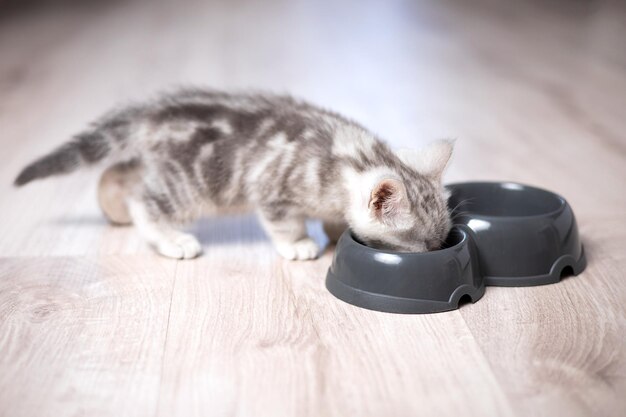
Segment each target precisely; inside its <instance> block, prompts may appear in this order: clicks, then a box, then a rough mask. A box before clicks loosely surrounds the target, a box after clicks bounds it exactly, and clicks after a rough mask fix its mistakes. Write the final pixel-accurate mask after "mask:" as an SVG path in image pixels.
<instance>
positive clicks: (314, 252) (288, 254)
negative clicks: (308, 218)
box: [259, 212, 320, 260]
mask: <svg viewBox="0 0 626 417" xmlns="http://www.w3.org/2000/svg"><path fill="white" fill-rule="evenodd" d="M259 218H260V219H261V224H262V225H263V228H264V229H265V231H266V232H267V234H268V235H269V236H270V238H271V239H272V242H273V243H274V247H276V250H277V251H278V253H279V254H280V255H282V256H283V257H284V258H286V259H290V260H307V259H315V258H317V257H318V255H319V252H320V247H319V246H318V244H317V243H315V241H314V240H313V239H311V238H310V237H309V235H308V234H307V232H306V222H305V218H304V217H301V216H289V217H285V218H282V219H280V220H278V219H275V218H272V217H270V216H268V215H267V214H265V213H263V212H260V213H259Z"/></svg>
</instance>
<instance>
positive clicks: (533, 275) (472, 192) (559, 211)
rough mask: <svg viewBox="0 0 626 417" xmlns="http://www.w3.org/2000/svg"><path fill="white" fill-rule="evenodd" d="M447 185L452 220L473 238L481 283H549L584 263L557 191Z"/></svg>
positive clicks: (575, 232) (569, 211)
mask: <svg viewBox="0 0 626 417" xmlns="http://www.w3.org/2000/svg"><path fill="white" fill-rule="evenodd" d="M447 188H448V189H449V190H450V191H451V194H452V195H451V197H450V200H449V205H450V207H451V208H452V209H453V213H452V216H453V218H454V223H455V224H456V225H457V227H463V228H465V230H466V231H467V233H468V234H469V235H470V236H471V237H472V240H473V241H474V243H475V244H476V248H477V251H478V258H479V259H480V267H481V270H482V272H483V274H484V276H485V284H486V285H502V286H509V287H512V286H527V285H542V284H551V283H555V282H558V281H559V280H560V279H561V276H562V275H564V274H574V275H578V274H579V273H580V272H581V271H582V270H583V269H585V265H586V260H585V253H584V250H583V246H582V244H581V242H580V238H579V237H578V226H577V225H576V218H575V217H574V212H573V211H572V208H571V207H570V205H569V204H568V203H567V201H565V199H564V198H563V197H561V196H560V195H558V194H555V193H552V192H550V191H546V190H542V189H541V188H536V187H531V186H528V185H523V184H518V183H512V182H467V183H457V184H450V185H448V186H447Z"/></svg>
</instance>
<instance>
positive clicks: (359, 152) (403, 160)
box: [15, 89, 453, 259]
mask: <svg viewBox="0 0 626 417" xmlns="http://www.w3.org/2000/svg"><path fill="white" fill-rule="evenodd" d="M452 148H453V146H452V143H451V142H447V141H439V142H435V143H433V144H431V145H430V146H428V147H427V148H425V149H423V150H421V151H399V152H393V151H392V150H391V149H390V148H389V147H388V146H387V145H386V144H384V143H383V142H381V141H380V140H379V139H378V138H377V137H376V136H375V135H373V134H372V133H370V132H368V131H367V130H366V129H364V128H363V127H361V126H360V125H358V124H357V123H355V122H353V121H350V120H348V119H346V118H344V117H342V116H340V115H338V114H336V113H333V112H330V111H327V110H324V109H321V108H318V107H315V106H313V105H311V104H308V103H306V102H303V101H298V100H295V99H293V98H291V97H286V96H278V95H269V94H226V93H222V92H217V91H212V90H199V89H181V90H177V91H175V92H173V93H169V94H165V95H162V96H161V97H160V98H159V99H157V100H156V101H154V102H148V103H145V104H140V105H134V106H128V107H126V108H122V109H120V110H116V111H113V112H111V113H109V114H106V115H104V116H103V117H102V118H100V119H99V120H97V121H96V122H94V123H93V124H92V125H91V126H90V127H89V128H88V129H87V130H85V131H83V132H82V133H79V134H77V135H76V136H75V137H74V138H73V139H72V140H71V141H70V142H67V143H66V144H64V145H62V146H60V147H59V148H57V149H56V150H54V151H53V152H52V153H50V154H48V155H46V156H44V157H42V158H40V159H38V160H37V161H35V162H33V163H32V164H31V165H29V166H27V167H26V168H25V169H24V170H23V171H22V172H21V173H20V174H19V176H18V177H17V178H16V180H15V185H17V186H21V185H24V184H26V183H28V182H30V181H32V180H35V179H39V178H45V177H48V176H51V175H59V174H66V173H69V172H72V171H75V170H77V169H78V168H80V167H83V166H89V165H93V164H96V163H98V164H100V163H108V164H109V166H111V165H112V164H113V165H112V166H111V167H110V168H109V169H108V170H107V171H106V173H105V175H104V176H103V177H102V181H101V185H100V203H101V206H102V208H103V210H104V211H105V213H106V214H107V215H108V217H109V218H110V219H112V220H114V221H116V220H117V221H118V222H127V221H132V223H133V224H134V225H135V226H136V228H137V230H138V232H139V233H140V234H141V235H142V237H143V238H144V239H145V240H146V241H147V242H148V243H149V244H150V245H152V246H153V247H154V248H155V249H156V251H157V252H158V253H160V254H161V255H165V256H168V257H171V258H178V259H183V258H184V259H188V258H194V257H196V256H198V255H199V254H200V253H201V251H202V248H201V246H200V243H199V242H198V240H197V239H196V238H195V237H194V236H192V235H190V234H187V233H183V232H181V231H179V230H178V229H177V226H178V225H181V224H183V223H186V222H190V221H193V220H194V219H197V218H198V217H200V216H202V215H210V214H215V213H217V212H219V211H221V210H225V209H226V210H232V209H234V208H246V209H252V210H256V212H257V213H258V216H259V219H260V221H261V224H262V225H263V227H264V229H265V230H266V231H267V234H268V235H269V237H270V238H271V240H272V242H273V243H274V245H275V247H276V249H277V251H278V252H279V253H280V254H281V255H282V256H284V257H285V258H287V259H313V258H315V257H317V255H318V252H319V250H320V248H319V247H318V245H317V244H316V243H315V242H314V241H313V240H312V239H311V238H310V237H309V236H308V235H307V232H306V228H305V220H306V219H307V218H317V219H321V220H322V221H323V222H324V228H325V230H326V231H327V233H328V234H329V237H330V238H331V240H334V239H336V238H337V237H338V235H339V233H340V232H341V231H343V230H344V229H345V228H346V227H347V226H349V227H350V228H352V230H353V232H354V233H355V235H356V236H357V237H358V238H359V239H360V240H361V241H362V242H364V243H365V244H368V245H371V246H374V247H379V248H386V249H391V250H396V251H411V252H422V251H426V250H432V249H436V248H438V247H439V245H440V244H441V242H442V241H443V240H444V239H445V237H446V236H447V234H448V232H449V230H450V227H451V220H450V215H449V212H448V209H447V204H446V200H447V196H446V193H445V190H444V188H443V186H442V184H441V176H442V173H443V171H444V169H445V167H446V165H447V163H448V160H449V159H450V156H451V154H452Z"/></svg>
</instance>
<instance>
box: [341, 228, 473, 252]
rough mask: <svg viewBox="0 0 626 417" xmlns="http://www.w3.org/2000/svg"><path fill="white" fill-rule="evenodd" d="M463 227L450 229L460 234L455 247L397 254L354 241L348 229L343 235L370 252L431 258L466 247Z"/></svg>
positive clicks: (352, 234)
mask: <svg viewBox="0 0 626 417" xmlns="http://www.w3.org/2000/svg"><path fill="white" fill-rule="evenodd" d="M465 227H466V226H465V225H452V229H450V233H452V231H453V230H456V231H458V232H460V233H461V240H460V241H459V242H458V243H456V244H455V245H453V246H450V247H447V248H445V249H437V250H433V251H427V252H399V251H395V250H391V249H376V248H372V247H371V246H367V245H365V244H363V243H361V242H359V241H358V240H357V239H355V238H354V232H353V231H352V229H350V228H348V229H347V230H346V232H345V233H347V234H348V237H349V238H350V241H351V242H352V243H355V244H357V245H358V246H360V247H362V248H365V249H367V250H369V251H371V252H376V253H387V254H390V255H398V256H411V257H425V256H429V255H431V256H432V255H434V254H445V253H446V252H449V251H452V250H454V249H455V248H459V247H461V245H467V241H468V239H469V237H468V233H467V231H465V230H464V228H465Z"/></svg>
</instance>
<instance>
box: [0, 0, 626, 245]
mask: <svg viewBox="0 0 626 417" xmlns="http://www.w3.org/2000/svg"><path fill="white" fill-rule="evenodd" d="M624 39H626V2H623V1H600V0H597V1H582V0H571V1H556V0H544V1H540V0H526V1H516V2H510V1H502V0H473V1H453V0H439V1H435V0H419V1H417V0H416V1H411V0H389V1H372V0H359V1H356V0H355V1H334V0H319V1H303V0H294V1H286V0H284V1H283V0H271V1H270V0H267V1H246V0H232V1H193V0H190V1H147V0H146V1H123V0H111V1H84V0H83V1H79V0H25V1H18V0H0V57H1V58H0V144H1V145H2V149H3V152H2V154H1V155H0V158H1V160H0V162H1V165H0V166H1V167H0V179H1V181H0V193H1V194H3V195H4V196H7V195H11V198H12V199H13V198H15V199H17V200H10V201H9V200H7V202H6V203H5V205H4V206H1V205H0V209H1V210H2V211H3V213H4V217H5V219H7V223H8V224H10V223H12V222H11V219H17V218H20V217H22V216H23V215H24V213H23V211H22V210H21V209H18V207H19V206H20V204H19V203H20V202H23V203H24V204H27V203H28V202H29V201H32V200H33V199H38V198H39V199H42V201H49V202H50V203H51V207H50V210H53V211H54V210H55V209H57V207H58V214H59V215H64V214H67V215H68V216H74V217H77V216H80V214H79V213H85V210H88V212H89V213H93V216H94V217H96V218H97V217H98V216H99V213H98V209H97V206H96V204H95V201H94V200H95V198H94V192H93V190H94V189H95V179H94V178H93V176H92V177H90V176H89V175H90V174H84V175H75V176H72V177H69V178H62V179H55V180H54V181H50V182H47V181H44V182H42V183H35V184H33V185H32V186H29V187H26V188H25V189H24V190H20V192H19V193H18V192H15V191H14V190H12V189H11V186H10V183H11V182H12V180H13V178H14V176H15V175H16V173H17V172H18V170H19V169H20V168H21V167H22V166H24V165H25V164H26V163H27V162H30V161H31V160H32V159H33V158H34V157H36V156H39V155H41V154H43V153H45V152H47V151H48V150H49V149H51V148H52V147H54V146H56V145H58V144H59V143H62V142H63V141H65V140H66V139H67V138H69V137H70V136H71V135H72V134H73V133H75V132H77V131H79V130H80V129H81V128H82V127H83V126H84V125H85V124H86V123H88V122H89V121H91V120H93V119H94V118H96V117H97V116H99V115H100V114H101V113H102V112H104V111H107V110H108V109H110V108H111V107H113V106H115V105H118V104H120V103H125V102H128V101H133V100H142V99H146V98H149V97H152V96H154V95H155V93H157V92H158V91H161V90H163V89H168V88H171V87H172V86H176V85H201V86H202V85H205V86H210V87H213V88H219V89H225V90H232V89H248V88H251V89H256V90H269V91H275V92H282V93H290V94H293V95H296V96H299V97H302V98H305V99H308V100H310V101H312V102H314V103H317V104H319V105H322V106H325V107H328V108H331V109H333V110H336V111H339V112H341V113H343V114H345V115H347V116H349V117H352V118H354V119H356V120H357V121H359V122H361V123H362V124H364V125H365V126H366V127H368V128H370V129H372V130H373V131H374V132H376V133H377V134H379V135H380V136H381V137H382V138H384V139H386V140H387V141H389V142H390V143H391V144H392V145H393V146H402V147H419V146H422V145H423V144H425V143H427V142H429V141H431V140H433V139H438V138H456V139H458V141H457V149H456V155H455V158H454V160H453V162H452V164H451V166H450V169H449V172H448V175H447V177H446V179H447V181H458V180H475V179H493V180H516V181H521V182H526V183H530V184H535V185H540V186H543V187H546V188H549V189H553V190H556V191H558V192H560V193H562V194H564V195H565V196H566V197H569V198H570V199H571V200H572V201H571V202H572V204H573V205H574V207H575V208H576V210H577V212H578V213H581V214H585V210H588V212H589V215H591V214H593V213H597V212H598V211H601V212H604V213H610V212H613V211H614V210H615V208H616V207H617V206H619V201H621V198H622V197H624V193H625V191H624V186H623V181H622V180H621V179H622V178H624V177H625V176H626V171H625V170H624V165H625V161H626V138H625V136H624V133H623V132H624V131H626V129H625V128H626V46H625V44H624ZM76 187H79V188H80V189H81V190H85V191H86V192H84V193H82V194H84V195H85V196H84V198H82V194H81V195H76V193H75V192H70V190H73V189H76ZM583 189H584V190H585V192H584V193H583V192H580V191H581V190H583ZM62 190H66V192H67V193H63V192H62ZM9 193H10V194H9ZM54 199H57V200H58V201H61V202H63V204H60V205H55V204H54ZM3 200H4V198H3ZM598 201H604V202H605V204H604V205H601V206H599V205H598V204H597V202H598ZM69 203H71V204H69ZM611 207H614V208H611ZM15 233H16V234H22V235H23V233H18V232H17V231H15ZM16 251H17V249H16Z"/></svg>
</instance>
